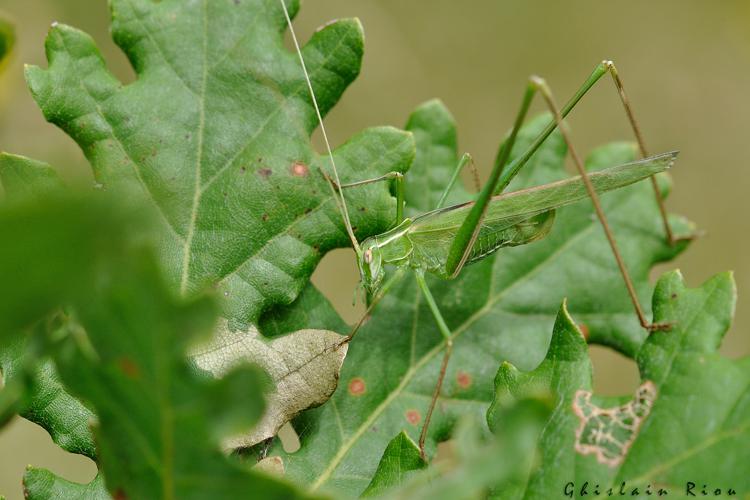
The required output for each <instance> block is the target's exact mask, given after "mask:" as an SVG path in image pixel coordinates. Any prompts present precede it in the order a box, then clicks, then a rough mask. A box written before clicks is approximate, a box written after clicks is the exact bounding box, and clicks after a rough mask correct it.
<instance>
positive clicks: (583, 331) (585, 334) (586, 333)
mask: <svg viewBox="0 0 750 500" xmlns="http://www.w3.org/2000/svg"><path fill="white" fill-rule="evenodd" d="M578 329H579V330H581V335H583V338H584V339H586V340H588V339H589V327H588V326H586V324H585V323H581V324H579V325H578Z"/></svg>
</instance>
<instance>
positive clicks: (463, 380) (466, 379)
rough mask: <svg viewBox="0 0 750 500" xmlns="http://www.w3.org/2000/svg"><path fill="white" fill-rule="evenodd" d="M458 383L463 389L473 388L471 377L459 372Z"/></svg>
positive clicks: (457, 375)
mask: <svg viewBox="0 0 750 500" xmlns="http://www.w3.org/2000/svg"><path fill="white" fill-rule="evenodd" d="M456 382H457V383H458V386H459V387H460V388H461V389H468V388H469V387H471V375H469V374H468V373H466V372H464V371H461V370H459V371H458V373H457V374H456Z"/></svg>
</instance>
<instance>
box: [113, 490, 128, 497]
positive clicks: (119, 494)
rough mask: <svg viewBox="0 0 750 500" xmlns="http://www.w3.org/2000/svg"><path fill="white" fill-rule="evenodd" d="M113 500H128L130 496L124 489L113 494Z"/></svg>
mask: <svg viewBox="0 0 750 500" xmlns="http://www.w3.org/2000/svg"><path fill="white" fill-rule="evenodd" d="M112 498H114V499H115V500H128V495H127V494H126V493H125V492H124V491H123V490H122V488H118V489H117V490H116V491H115V492H114V493H113V494H112Z"/></svg>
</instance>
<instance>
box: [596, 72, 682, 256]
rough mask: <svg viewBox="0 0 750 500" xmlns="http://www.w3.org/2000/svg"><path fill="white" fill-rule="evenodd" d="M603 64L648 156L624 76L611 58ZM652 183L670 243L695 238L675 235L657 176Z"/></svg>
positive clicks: (638, 141)
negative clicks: (623, 80)
mask: <svg viewBox="0 0 750 500" xmlns="http://www.w3.org/2000/svg"><path fill="white" fill-rule="evenodd" d="M602 65H603V66H604V68H606V70H607V72H608V73H609V74H610V75H611V76H612V81H613V83H614V85H615V88H616V89H617V94H618V96H619V97H620V101H621V102H622V106H623V108H624V109H625V114H626V115H627V117H628V122H629V123H630V128H631V129H632V130H633V135H634V136H635V140H636V142H637V143H638V149H639V151H640V153H641V156H642V157H643V158H646V157H647V156H649V154H648V150H647V148H646V142H645V141H644V139H643V134H642V133H641V128H640V126H639V125H638V121H637V120H636V118H635V113H634V112H633V107H632V106H631V104H630V99H628V95H627V93H626V92H625V85H624V84H623V82H622V78H620V73H619V72H618V71H617V67H616V66H615V63H614V62H613V61H610V60H605V61H602ZM651 185H652V186H653V188H654V195H655V197H656V203H657V205H658V207H659V213H660V215H661V219H662V222H663V224H664V232H665V234H666V235H667V241H668V242H669V244H670V245H675V244H676V243H678V242H680V241H685V240H692V239H693V238H695V235H688V236H675V234H674V231H673V230H672V225H671V224H670V222H669V216H668V214H667V208H666V206H665V205H664V198H663V197H662V195H661V191H660V190H659V184H658V182H657V180H656V176H652V177H651Z"/></svg>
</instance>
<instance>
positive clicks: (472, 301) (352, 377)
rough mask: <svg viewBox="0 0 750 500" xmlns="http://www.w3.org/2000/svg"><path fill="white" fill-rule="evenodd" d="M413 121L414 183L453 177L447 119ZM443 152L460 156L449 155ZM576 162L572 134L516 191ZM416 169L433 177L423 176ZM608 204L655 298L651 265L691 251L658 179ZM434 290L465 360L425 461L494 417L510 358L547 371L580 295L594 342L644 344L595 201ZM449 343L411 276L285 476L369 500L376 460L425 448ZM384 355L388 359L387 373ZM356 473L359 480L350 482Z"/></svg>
mask: <svg viewBox="0 0 750 500" xmlns="http://www.w3.org/2000/svg"><path fill="white" fill-rule="evenodd" d="M425 116H426V117H429V118H425ZM548 120H549V117H546V116H545V117H540V118H538V119H536V120H533V121H532V122H530V123H529V124H528V125H526V126H525V127H524V129H523V131H522V132H521V134H520V137H519V143H518V145H517V147H516V148H515V151H520V149H521V148H524V147H526V146H527V145H528V144H529V143H530V141H531V139H532V138H533V137H534V136H535V135H536V134H537V133H538V132H539V131H540V130H541V128H542V127H543V126H544V125H546V123H547V122H548ZM409 123H410V124H411V125H412V126H413V128H412V132H413V133H414V134H415V136H416V137H417V141H418V145H419V150H418V152H417V161H416V163H415V167H414V170H413V171H411V172H410V174H409V176H407V181H408V182H417V183H419V182H420V179H423V178H425V177H427V176H428V174H427V173H426V171H427V170H428V169H435V170H443V173H442V174H434V175H435V177H441V178H445V177H446V173H445V172H446V171H447V172H450V171H452V169H453V168H454V167H455V165H456V164H457V162H458V158H457V157H458V155H457V152H456V150H455V143H456V141H455V126H454V124H453V120H452V118H451V117H450V114H449V113H448V112H447V111H446V110H445V109H443V107H442V105H441V104H440V103H438V102H434V101H433V102H431V103H429V104H427V105H425V106H423V107H421V108H419V109H418V110H417V111H416V116H412V117H411V118H410V120H409ZM446 130H449V131H452V133H447V132H446ZM430 138H432V140H430ZM446 148H447V149H449V150H450V151H452V154H450V155H447V154H445V151H446ZM565 152H566V148H565V145H564V142H563V140H562V138H561V137H560V136H559V134H553V135H552V136H551V137H550V138H549V139H548V141H547V142H546V144H545V145H544V146H543V147H542V148H541V149H540V150H539V151H538V152H537V153H536V154H535V155H534V157H533V158H532V159H531V161H530V163H529V164H528V165H527V166H526V167H525V169H524V170H523V171H522V173H521V174H520V176H519V178H518V179H517V180H516V181H515V182H514V185H513V186H512V189H517V188H520V187H522V186H528V185H537V184H541V183H544V182H551V181H554V180H558V179H560V178H562V177H564V176H566V175H567V174H566V173H565V171H564V157H565ZM634 154H635V148H634V147H633V146H632V145H631V144H623V143H615V144H611V145H609V146H605V147H603V148H599V149H597V150H596V151H594V152H593V153H592V154H591V155H590V157H589V161H588V166H589V168H598V167H603V166H610V165H612V164H617V163H621V162H626V161H629V160H631V159H632V158H633V156H634ZM420 158H421V159H426V158H434V159H435V160H434V161H435V163H431V162H428V161H423V162H422V163H420ZM438 161H440V163H438ZM422 169H424V170H422ZM415 171H419V172H421V173H422V176H421V177H420V178H418V179H412V178H411V175H412V174H413V173H414V172H415ZM429 175H430V176H432V175H433V174H429ZM661 184H662V188H663V193H664V195H666V193H667V184H668V183H667V179H664V178H662V179H661ZM420 185H421V184H420ZM421 186H422V189H423V190H428V191H429V193H430V197H425V195H424V193H420V197H419V198H418V199H417V200H416V201H415V202H413V203H414V204H417V205H419V206H420V207H423V206H425V205H427V206H429V204H430V203H436V202H437V199H438V198H439V196H440V194H441V193H440V190H439V189H437V187H436V186H434V187H433V186H430V185H429V184H427V185H426V186H424V185H421ZM602 201H603V204H604V208H605V211H606V212H607V214H608V215H609V219H610V223H611V224H612V226H613V229H614V232H615V234H616V236H617V240H618V242H619V243H620V246H621V250H622V253H623V255H624V259H625V261H626V262H627V264H628V266H629V269H630V271H631V274H632V276H633V279H634V281H635V285H636V289H637V291H638V294H639V296H640V297H641V298H642V299H646V298H647V297H648V296H650V294H651V290H652V288H651V285H650V284H649V282H648V274H649V271H650V269H651V268H652V267H653V266H654V264H656V263H658V262H663V261H666V260H669V259H671V258H673V257H674V256H676V255H677V254H679V253H680V252H681V251H682V250H683V249H684V248H685V246H686V244H685V243H682V244H680V245H678V246H676V247H671V246H670V245H669V244H668V243H666V241H665V237H664V234H663V227H662V225H661V220H660V218H659V212H658V208H657V205H656V202H655V200H654V198H653V191H652V188H651V185H650V183H648V182H644V183H640V184H637V185H633V186H630V187H628V188H625V189H621V190H618V191H616V192H612V193H608V194H607V195H605V196H603V198H602ZM409 203H410V204H411V203H412V201H411V200H409ZM672 222H673V224H674V225H675V227H676V228H677V230H678V233H679V234H684V233H687V232H689V231H690V225H689V224H688V223H687V222H686V221H684V220H683V219H681V218H677V217H672ZM429 284H430V286H431V288H432V291H433V294H434V295H435V297H436V300H437V301H438V304H439V305H440V307H441V310H442V312H443V315H444V316H445V318H446V320H447V322H448V326H449V327H450V328H451V329H452V331H453V332H454V351H453V357H452V359H451V362H450V364H449V366H448V372H447V376H446V381H445V384H444V386H443V390H442V396H441V398H440V400H439V402H438V405H437V407H436V411H435V414H434V416H433V421H432V425H431V427H430V432H429V435H428V440H427V453H428V455H433V454H434V450H435V446H436V443H437V442H438V441H442V440H445V439H447V438H448V437H449V436H450V434H451V431H452V429H453V427H454V425H455V422H456V421H457V420H458V418H459V417H460V416H462V415H467V414H468V415H473V416H474V417H475V418H476V419H478V420H483V419H484V412H485V411H486V409H487V407H488V405H489V403H490V401H491V399H492V394H493V392H494V391H493V388H492V380H493V377H494V375H495V371H496V367H497V365H498V363H499V362H501V361H504V360H509V361H511V362H513V363H514V364H516V365H517V366H519V367H521V368H523V369H531V368H533V367H535V366H536V365H537V364H539V363H540V362H541V361H542V359H543V358H544V355H545V352H546V349H547V346H548V345H549V339H550V336H551V331H552V325H553V324H554V321H555V317H556V314H557V311H558V309H559V305H560V303H561V301H562V299H563V298H564V297H565V296H569V297H571V302H570V308H571V311H572V312H573V313H574V314H575V315H576V318H578V319H579V321H581V322H582V323H585V325H586V328H587V330H588V332H589V338H590V341H592V342H596V343H601V344H605V345H610V346H613V347H614V348H616V349H618V350H620V351H621V352H623V353H625V354H626V355H630V356H633V355H635V353H636V352H637V351H638V348H639V346H640V345H641V343H642V342H643V340H644V339H645V337H646V333H645V331H643V329H641V328H640V326H639V324H638V321H637V319H636V317H635V314H634V313H633V310H632V305H631V303H630V300H629V298H628V295H627V292H626V289H625V286H624V285H623V283H622V281H621V278H620V276H619V274H618V270H617V267H616V264H615V261H614V258H613V257H612V255H611V252H610V249H609V247H608V245H607V242H606V240H605V237H604V234H603V231H602V229H601V227H600V226H599V224H598V222H597V221H596V220H595V219H594V217H593V209H592V207H591V203H590V202H589V201H588V200H586V201H583V202H581V203H579V204H576V205H573V206H570V207H567V208H564V209H562V210H560V211H559V212H558V215H557V220H556V222H555V225H554V227H553V229H552V232H551V234H550V235H549V236H548V237H547V238H545V239H543V240H541V241H538V242H535V243H533V244H530V245H525V246H521V247H516V248H510V249H504V250H501V251H500V252H498V253H497V254H496V255H494V256H491V257H489V258H487V259H485V260H484V261H481V262H479V263H477V264H472V265H470V266H467V267H466V268H465V269H464V270H463V271H462V273H461V274H460V275H459V277H458V278H457V279H455V280H453V281H440V280H437V279H430V280H429ZM644 302H645V301H644ZM289 316H292V314H291V313H290V314H289ZM442 347H443V343H442V338H441V336H440V333H439V332H438V330H437V327H436V326H435V323H434V320H433V317H432V315H431V314H430V311H429V309H428V307H427V305H426V304H425V303H424V300H423V299H422V297H421V294H420V291H419V289H418V287H417V286H416V283H415V282H414V280H413V279H411V277H408V278H404V279H403V280H402V281H401V282H400V283H399V284H398V285H396V287H394V289H393V290H392V291H391V293H390V294H389V295H388V296H386V297H385V298H384V299H383V301H382V302H381V303H380V304H379V305H378V306H377V308H376V309H375V311H374V313H373V315H372V317H371V318H370V320H369V321H368V323H367V324H366V325H365V326H364V327H363V329H362V330H361V331H360V332H359V333H358V334H357V337H356V338H355V339H354V340H353V341H352V342H351V344H350V346H349V352H348V354H347V360H346V363H344V367H343V369H342V372H341V382H342V383H341V384H340V386H339V388H338V390H337V391H336V393H334V395H333V397H332V399H331V402H330V403H328V404H326V405H324V406H322V407H321V408H318V409H315V410H313V411H309V412H306V413H305V414H303V415H302V416H301V417H300V418H299V419H297V420H296V421H295V422H294V426H295V428H296V429H298V430H300V431H301V436H300V441H301V448H300V450H299V451H297V452H295V453H291V454H290V453H285V452H284V451H283V450H282V449H281V448H280V446H276V448H275V449H274V450H273V453H274V454H278V455H281V456H283V457H284V462H285V464H286V472H287V475H288V476H290V477H293V478H296V480H298V481H299V482H300V483H301V484H307V485H309V486H310V487H311V489H312V490H313V491H317V490H319V489H320V490H323V491H336V492H343V493H346V494H354V495H356V494H359V493H361V492H362V491H364V490H365V488H366V487H367V486H368V484H369V482H370V477H371V476H372V474H373V473H374V472H375V471H376V468H377V465H378V462H377V461H378V457H379V456H380V455H381V454H382V450H384V449H385V448H386V446H387V444H388V442H389V441H390V440H391V439H392V438H393V437H394V436H396V435H397V434H398V433H400V432H401V431H402V430H406V432H407V434H408V435H409V436H410V437H411V438H412V439H414V440H416V439H417V436H418V433H419V430H420V426H421V421H422V418H423V416H424V414H425V412H426V410H427V407H428V404H429V401H430V398H431V395H432V391H433V388H434V385H435V381H436V377H437V374H438V372H439V365H440V361H441V358H442ZM384 359H387V360H388V362H387V363H383V361H382V360H384ZM355 469H356V470H357V471H358V472H357V474H356V475H354V474H352V473H351V471H352V470H355Z"/></svg>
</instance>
